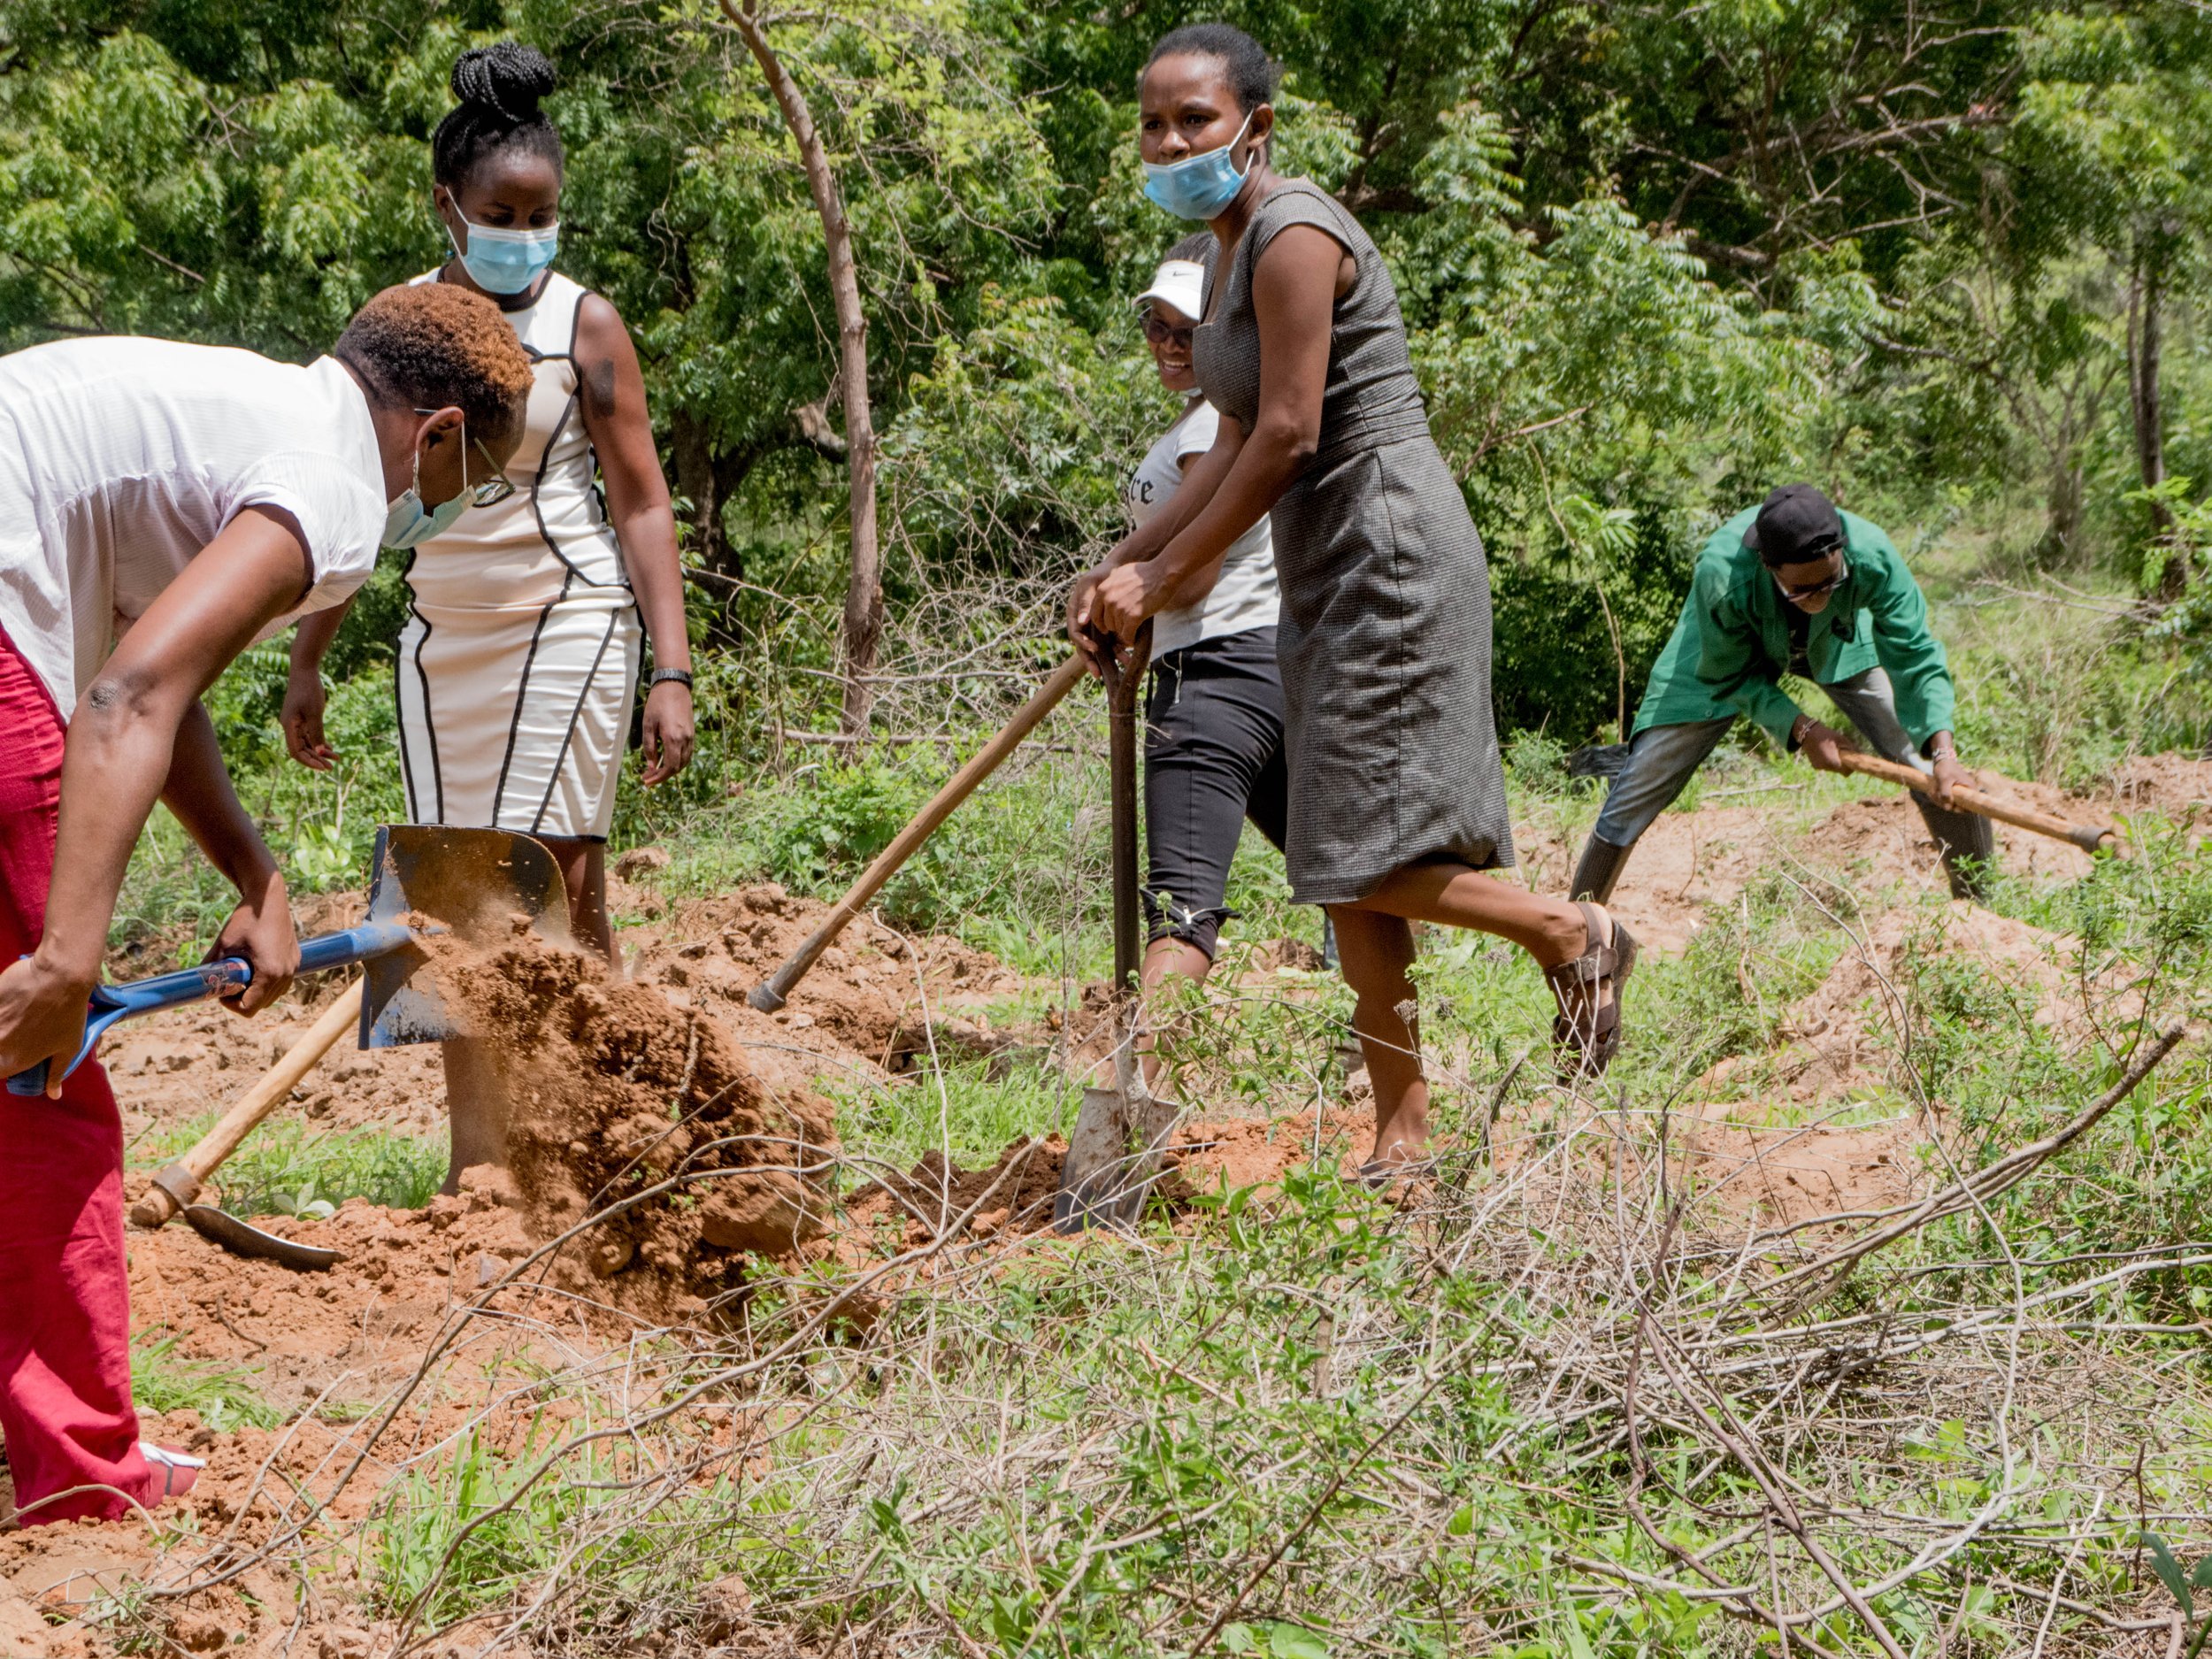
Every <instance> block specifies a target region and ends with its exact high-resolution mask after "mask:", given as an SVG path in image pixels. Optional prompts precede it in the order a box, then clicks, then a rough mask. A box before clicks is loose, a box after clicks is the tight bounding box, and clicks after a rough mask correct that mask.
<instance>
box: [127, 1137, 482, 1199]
mask: <svg viewBox="0 0 2212 1659" xmlns="http://www.w3.org/2000/svg"><path fill="white" fill-rule="evenodd" d="M213 1123H214V1116H213V1115H212V1114H211V1115H210V1116H208V1117H206V1118H195V1119H193V1120H192V1121H190V1122H188V1123H182V1124H178V1125H173V1126H172V1127H171V1128H170V1129H169V1130H168V1131H167V1132H166V1133H164V1134H162V1135H160V1136H159V1137H157V1138H156V1139H154V1140H153V1141H150V1142H145V1143H142V1144H141V1145H140V1147H139V1148H136V1161H137V1162H139V1163H141V1164H144V1165H146V1166H147V1167H150V1168H151V1167H156V1166H157V1165H159V1164H165V1163H166V1162H168V1161H169V1159H171V1158H173V1157H174V1156H177V1155H178V1154H179V1153H180V1152H182V1151H183V1150H184V1149H185V1148H188V1147H190V1146H191V1145H193V1144H194V1142H196V1141H197V1140H198V1139H199V1137H200V1136H201V1135H203V1134H204V1133H207V1131H208V1129H209V1128H210V1127H211V1125H212V1124H213ZM446 1161H447V1159H446V1145H445V1141H444V1138H443V1137H442V1136H436V1137H432V1136H418V1135H399V1134H392V1133H388V1132H386V1131H384V1130H380V1129H353V1130H337V1131H328V1132H324V1133H315V1132H312V1131H311V1130H310V1129H308V1128H307V1127H305V1126H304V1125H301V1124H299V1123H297V1122H278V1123H273V1124H267V1125H263V1127H262V1128H261V1129H259V1130H257V1132H256V1133H255V1134H254V1135H253V1137H252V1139H250V1140H249V1141H247V1142H246V1144H245V1145H244V1146H242V1147H241V1148H239V1149H238V1151H237V1153H236V1154H235V1155H234V1156H233V1157H232V1158H231V1160H230V1162H229V1163H227V1164H225V1165H224V1166H223V1169H222V1173H221V1176H220V1180H219V1185H220V1188H221V1194H222V1202H223V1208H224V1209H226V1210H229V1211H230V1212H231V1213H232V1214H234V1215H239V1216H269V1215H280V1216H309V1217H317V1216H327V1215H329V1214H330V1213H331V1212H332V1211H333V1210H335V1209H336V1208H337V1207H338V1206H339V1205H340V1204H342V1203H344V1202H346V1200H348V1199H349V1198H365V1199H367V1200H368V1201H369V1202H371V1203H373V1204H382V1205H385V1206H387V1207H388V1208H390V1209H393V1210H419V1209H421V1208H422V1207H423V1206H424V1205H425V1204H426V1203H428V1202H430V1200H431V1198H432V1196H433V1195H434V1194H435V1193H436V1192H437V1190H438V1187H439V1185H440V1184H441V1183H442V1182H443V1180H444V1179H445V1171H446Z"/></svg>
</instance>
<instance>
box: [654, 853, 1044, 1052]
mask: <svg viewBox="0 0 2212 1659" xmlns="http://www.w3.org/2000/svg"><path fill="white" fill-rule="evenodd" d="M828 914H829V907H828V906H827V905H826V904H822V903H819V902H817V901H815V900H812V899H804V898H799V897H795V896H794V895H791V894H789V893H787V892H785V891H784V889H783V888H781V887H777V886H775V885H773V884H772V883H771V884H769V885H765V886H762V887H747V888H744V889H742V890H741V891H739V892H736V893H732V894H726V895H722V896H720V897H717V898H712V899H703V900H699V901H695V902H691V903H687V904H683V905H680V906H678V907H677V908H676V910H675V911H674V913H673V914H672V915H671V916H669V917H667V918H665V919H664V921H663V922H662V924H661V926H659V927H657V929H656V930H655V932H654V933H652V934H651V935H649V936H648V937H647V938H646V939H645V940H644V941H643V942H642V943H641V944H640V945H639V946H638V948H637V949H636V950H635V952H634V955H633V956H632V957H631V962H630V975H631V978H632V979H635V980H640V981H643V982H645V983H647V984H650V985H654V986H657V987H660V988H661V990H662V991H663V992H664V993H665V994H666V995H667V996H668V998H669V1000H670V1001H671V1002H674V1003H675V1004H676V1005H678V1006H680V1007H686V1008H710V1009H712V1010H714V1011H715V1012H716V1013H717V1015H718V1017H719V1018H721V1019H722V1021H723V1022H724V1023H725V1024H726V1025H727V1026H728V1027H729V1028H730V1030H731V1033H733V1036H734V1037H735V1038H736V1040H737V1041H738V1043H739V1046H740V1047H741V1048H742V1049H743V1050H744V1051H745V1053H746V1054H747V1055H748V1056H749V1058H750V1059H751V1060H752V1062H753V1064H754V1066H755V1069H756V1070H757V1071H759V1072H760V1073H761V1075H762V1076H763V1077H764V1079H767V1080H768V1081H770V1082H772V1083H780V1082H786V1081H793V1082H798V1083H802V1084H803V1083H807V1082H810V1081H811V1079H813V1078H814V1077H815V1076H817V1075H818V1074H821V1073H823V1072H825V1071H829V1072H833V1073H834V1072H846V1073H850V1072H851V1071H854V1070H855V1069H856V1068H858V1069H860V1071H861V1072H862V1074H863V1075H865V1076H869V1077H880V1076H881V1075H882V1074H884V1073H885V1072H890V1071H902V1070H904V1069H905V1068H906V1066H907V1065H908V1064H910V1062H911V1060H912V1058H913V1056H916V1055H917V1054H919V1053H925V1052H926V1051H927V1049H928V1048H929V1046H930V1043H931V1041H932V1038H933V1037H935V1038H937V1039H939V1040H941V1044H942V1045H949V1047H951V1048H953V1049H955V1050H956V1051H961V1052H966V1051H971V1050H978V1049H979V1050H980V1051H982V1052H989V1051H991V1049H992V1048H994V1047H995V1046H997V1045H996V1044H995V1042H994V1041H992V1040H991V1039H990V1038H989V1037H988V1036H987V1035H981V1034H980V1033H986V1032H987V1026H985V1025H982V1024H981V1023H980V1022H979V1021H978V1020H977V1019H976V1018H974V1016H975V1015H976V1013H977V1011H978V1010H977V1004H979V1003H980V1002H984V1001H986V1000H987V999H989V998H991V997H995V996H1005V995H1010V994H1012V993H1014V992H1017V991H1018V990H1020V989H1021V988H1022V982H1021V980H1020V979H1019V978H1018V976H1017V975H1015V974H1014V973H1013V972H1010V970H1009V969H1007V968H1006V967H1005V965H1004V964H1002V963H1000V962H998V961H997V960H996V959H995V958H994V957H992V956H987V955H985V954H984V953H983V952H981V951H979V950H975V949H972V948H970V947H969V946H967V945H964V944H963V943H962V942H961V941H958V940H956V939H952V938H948V937H942V936H935V935H933V936H929V937H923V938H909V937H908V936H907V935H905V934H902V933H897V932H895V930H893V929H891V928H888V927H885V926H881V925H880V924H879V923H878V922H877V921H876V920H875V919H874V918H872V917H869V916H858V917H856V918H853V920H852V921H851V923H849V925H848V926H847V927H846V928H845V930H844V932H843V933H841V935H840V936H839V938H838V941H837V942H836V943H834V944H833V945H832V946H830V948H829V949H827V950H826V951H824V952H823V953H822V955H821V957H820V959H819V960H818V961H817V962H816V964H814V967H813V969H812V970H811V971H810V972H809V973H808V974H807V976H806V978H805V979H802V980H801V981H800V982H799V985H798V987H796V989H795V990H794V991H793V993H792V995H791V999H790V1002H789V1005H788V1006H787V1007H785V1008H783V1009H780V1010H778V1011H777V1012H775V1013H773V1014H764V1013H762V1012H760V1011H759V1010H757V1009H755V1008H753V1007H752V1006H751V1004H750V1003H749V1002H747V1001H746V997H747V996H748V995H749V993H750V992H751V991H752V989H753V987H755V986H757V985H758V984H760V983H761V982H762V981H763V980H764V979H767V978H768V977H769V976H770V975H771V974H772V973H773V972H775V971H776V970H777V969H778V968H779V967H780V966H782V965H783V964H784V962H785V961H786V960H787V959H788V958H789V957H790V956H791V955H792V953H793V952H795V951H796V950H797V949H799V947H800V946H801V945H802V944H803V943H804V942H805V941H806V940H807V939H808V938H809V937H810V935H811V934H812V933H814V931H815V930H816V929H817V928H818V927H819V926H821V924H822V922H823V919H824V918H826V917H827V915H828ZM955 1010H957V1011H958V1014H959V1015H964V1016H967V1017H968V1018H966V1020H965V1024H964V1025H963V1024H962V1023H961V1022H960V1020H959V1019H958V1018H957V1017H956V1012H955Z"/></svg>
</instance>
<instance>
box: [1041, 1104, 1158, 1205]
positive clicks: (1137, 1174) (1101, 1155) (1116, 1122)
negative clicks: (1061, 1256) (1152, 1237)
mask: <svg viewBox="0 0 2212 1659" xmlns="http://www.w3.org/2000/svg"><path fill="white" fill-rule="evenodd" d="M1179 1116H1180V1114H1179V1112H1178V1111H1177V1110H1176V1109H1175V1107H1174V1105H1173V1104H1172V1103H1171V1102H1167V1101H1164V1100H1156V1099H1154V1098H1153V1097H1152V1096H1151V1095H1149V1094H1146V1093H1144V1091H1143V1089H1142V1088H1141V1087H1139V1088H1138V1089H1136V1090H1135V1091H1133V1093H1131V1094H1124V1093H1123V1091H1122V1090H1121V1089H1120V1088H1087V1089H1085V1090H1084V1091H1083V1110H1081V1111H1079V1112H1078V1113H1077V1114H1076V1118H1075V1132H1074V1133H1072V1134H1071V1135H1070V1136H1069V1137H1068V1156H1067V1161H1066V1163H1065V1164H1064V1166H1063V1167H1064V1170H1065V1171H1066V1173H1065V1175H1064V1179H1063V1180H1062V1183H1061V1187H1060V1190H1059V1191H1058V1192H1057V1193H1056V1194H1054V1195H1053V1200H1052V1225H1054V1227H1055V1228H1056V1229H1057V1230H1058V1231H1060V1232H1062V1233H1080V1232H1081V1231H1082V1230H1083V1229H1084V1228H1086V1227H1117V1228H1121V1229H1124V1230H1126V1229H1128V1228H1131V1227H1133V1226H1135V1225H1137V1218H1138V1217H1140V1216H1141V1215H1142V1214H1143V1213H1144V1201H1145V1195H1146V1194H1148V1193H1149V1192H1150V1191H1151V1190H1152V1186H1153V1183H1154V1182H1156V1180H1158V1179H1159V1178H1160V1155H1161V1154H1162V1153H1164V1152H1165V1151H1166V1150H1167V1145H1168V1141H1170V1140H1171V1138H1172V1136H1173V1135H1174V1133H1175V1125H1176V1121H1177V1119H1178V1118H1179Z"/></svg>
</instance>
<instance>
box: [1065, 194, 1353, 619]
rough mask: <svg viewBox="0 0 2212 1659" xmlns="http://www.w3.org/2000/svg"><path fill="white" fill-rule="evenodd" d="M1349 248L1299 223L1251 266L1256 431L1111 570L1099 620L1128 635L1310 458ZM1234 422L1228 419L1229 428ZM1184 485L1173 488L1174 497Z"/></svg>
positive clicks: (1317, 437)
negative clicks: (1195, 505) (1192, 503)
mask: <svg viewBox="0 0 2212 1659" xmlns="http://www.w3.org/2000/svg"><path fill="white" fill-rule="evenodd" d="M1343 259H1344V248H1343V245H1342V244H1341V243H1340V242H1338V241H1337V240H1336V239H1335V238H1334V237H1333V236H1331V235H1329V234H1327V233H1326V232H1325V231H1323V230H1320V229H1317V228H1316V227H1312V226H1310V225H1293V226H1290V227H1287V228H1286V229H1284V230H1282V231H1279V232H1278V233H1277V234H1276V236H1275V238H1274V240H1273V241H1271V242H1269V243H1268V244H1267V246H1266V248H1265V249H1263V250H1262V251H1261V253H1260V256H1259V257H1258V259H1257V260H1256V262H1255V263H1254V265H1253V270H1252V310H1253V314H1254V317H1255V318H1256V320H1257V322H1258V324H1259V334H1260V402H1259V410H1258V412H1257V414H1256V418H1255V419H1254V421H1253V425H1252V431H1251V432H1250V434H1248V436H1246V437H1245V439H1244V441H1243V442H1242V443H1241V445H1240V447H1239V448H1238V449H1237V452H1236V455H1235V457H1234V460H1233V464H1232V465H1231V466H1230V467H1229V469H1228V471H1227V472H1226V473H1225V475H1224V476H1223V477H1222V479H1221V480H1220V482H1219V484H1218V485H1217V487H1216V488H1214V490H1213V491H1212V492H1211V494H1210V497H1209V498H1208V499H1207V500H1206V501H1205V503H1203V504H1202V506H1201V507H1200V509H1199V511H1196V512H1195V513H1194V514H1193V515H1191V516H1190V517H1189V518H1187V520H1186V521H1185V522H1184V524H1183V525H1182V526H1180V527H1179V529H1177V530H1176V531H1175V532H1174V533H1173V534H1172V536H1171V539H1170V540H1169V541H1167V542H1166V543H1165V544H1164V546H1163V547H1162V548H1161V550H1160V551H1159V552H1158V553H1156V554H1155V555H1153V556H1152V557H1149V558H1147V559H1144V560H1142V561H1141V562H1136V563H1132V564H1128V565H1123V566H1121V567H1120V568H1118V569H1116V570H1115V571H1113V572H1110V574H1108V575H1107V576H1106V577H1105V578H1104V579H1103V580H1102V581H1101V582H1100V583H1099V584H1098V588H1097V590H1096V593H1095V594H1094V596H1093V600H1092V609H1093V613H1094V617H1095V618H1096V620H1097V622H1098V625H1099V626H1102V627H1103V628H1105V629H1106V630H1107V631H1109V632H1110V633H1112V634H1116V635H1118V636H1119V637H1122V638H1128V637H1129V636H1130V635H1131V634H1133V633H1134V632H1135V631H1136V628H1137V626H1138V625H1139V624H1140V623H1141V622H1142V621H1143V619H1144V618H1146V617H1148V616H1152V615H1154V614H1155V613H1156V612H1158V611H1163V610H1164V609H1166V608H1167V607H1168V606H1169V605H1171V604H1172V603H1175V595H1177V594H1178V593H1179V592H1180V591H1181V589H1182V588H1183V585H1184V583H1186V582H1187V580H1190V579H1191V578H1192V577H1193V576H1194V575H1195V574H1197V573H1198V572H1202V571H1203V570H1204V569H1205V568H1206V567H1207V566H1208V565H1212V564H1214V563H1216V562H1217V561H1218V560H1219V559H1220V558H1221V557H1222V555H1223V554H1225V552H1227V551H1228V549H1229V547H1230V545H1231V544H1232V543H1233V542H1234V541H1236V539H1237V538H1238V537H1239V536H1240V535H1242V534H1244V533H1245V532H1246V531H1247V530H1249V529H1250V528H1251V527H1252V526H1254V525H1256V524H1257V523H1258V522H1259V521H1260V519H1261V518H1262V517H1263V515H1264V514H1265V513H1267V512H1268V511H1269V510H1270V509H1271V508H1272V507H1273V506H1274V505H1275V503H1277V502H1278V501H1279V500H1280V499H1281V498H1282V494H1283V492H1284V491H1285V490H1286V489H1287V488H1289V487H1290V485H1291V483H1292V481H1293V480H1295V479H1296V478H1297V476H1298V474H1299V473H1300V472H1302V471H1304V469H1305V466H1306V464H1307V463H1308V462H1310V461H1311V460H1312V459H1313V457H1314V455H1315V453H1316V451H1317V449H1318V448H1319V447H1320V442H1321V402H1322V394H1323V392H1324V390H1325V388H1326V387H1327V384H1328V377H1329V344H1330V334H1331V331H1332V327H1333V323H1334V320H1335V310H1336V300H1337V294H1338V289H1339V288H1340V280H1339V279H1340V268H1341V266H1342V264H1343ZM1234 425H1235V423H1234V422H1233V421H1230V420H1226V419H1225V420H1224V421H1223V422H1222V430H1223V432H1224V433H1227V432H1228V431H1229V430H1230V429H1231V427H1232V426H1234ZM1181 495H1182V492H1181V491H1178V492H1177V501H1178V502H1179V501H1180V500H1181Z"/></svg>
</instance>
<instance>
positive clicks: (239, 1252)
mask: <svg viewBox="0 0 2212 1659" xmlns="http://www.w3.org/2000/svg"><path fill="white" fill-rule="evenodd" d="M182 1213H183V1216H184V1218H185V1219H186V1220H187V1221H188V1222H190V1223H191V1224H192V1231H193V1232H195V1233H198V1234H199V1235H200V1236H201V1237H202V1238H204V1239H212V1240H214V1241H215V1242H216V1243H218V1244H219V1245H221V1246H222V1247H223V1248H225V1249H226V1250H228V1251H229V1252H230V1253H231V1254H232V1255H233V1256H263V1257H265V1258H266V1259H267V1260H269V1261H272V1262H281V1263H284V1264H285V1266H287V1267H296V1268H301V1269H303V1270H304V1271H307V1272H311V1273H326V1272H328V1271H330V1270H331V1269H332V1268H334V1267H335V1266H337V1264H338V1263H341V1262H342V1261H344V1260H345V1259H346V1257H345V1253H344V1252H343V1251H342V1250H326V1249H324V1248H322V1247H321V1246H320V1245H316V1244H301V1243H298V1242H297V1241H296V1240H291V1239H280V1238H278V1237H277V1235H276V1234H275V1233H264V1232H263V1231H262V1230H261V1229H260V1228H258V1227H257V1226H255V1225H253V1224H252V1223H251V1222H246V1221H241V1220H239V1218H238V1217H235V1216H234V1215H232V1214H231V1213H230V1211H229V1210H218V1209H216V1208H215V1206H214V1205H212V1204H187V1205H186V1206H185V1207H184V1210H183V1212H182Z"/></svg>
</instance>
